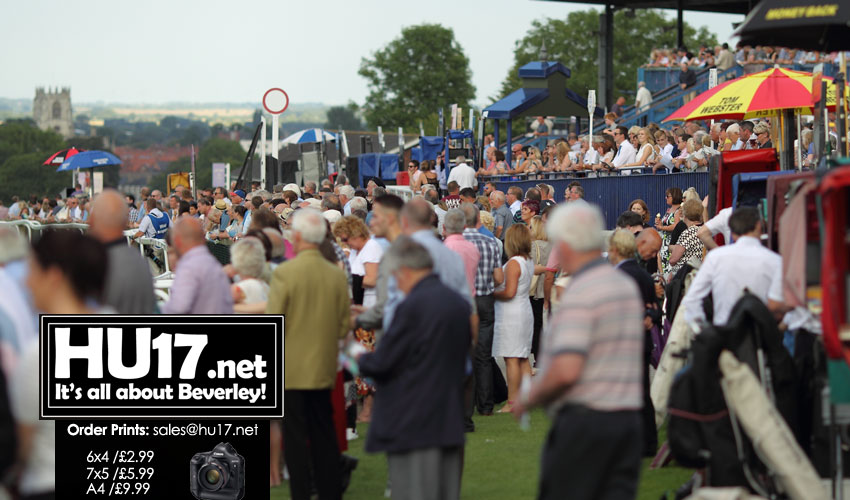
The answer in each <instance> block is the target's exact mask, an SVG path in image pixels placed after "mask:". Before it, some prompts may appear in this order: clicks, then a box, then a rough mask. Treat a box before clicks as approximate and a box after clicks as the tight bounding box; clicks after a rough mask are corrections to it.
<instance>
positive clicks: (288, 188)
mask: <svg viewBox="0 0 850 500" xmlns="http://www.w3.org/2000/svg"><path fill="white" fill-rule="evenodd" d="M287 191H292V192H294V193H295V194H297V195H298V199H299V200H300V199H302V198H301V188H300V187H298V184H295V183H290V184H287V185H286V186H283V192H284V193H285V192H287Z"/></svg>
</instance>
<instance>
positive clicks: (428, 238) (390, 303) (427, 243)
mask: <svg viewBox="0 0 850 500" xmlns="http://www.w3.org/2000/svg"><path fill="white" fill-rule="evenodd" d="M410 237H411V238H412V239H413V241H415V242H416V243H419V244H420V245H422V246H423V247H425V250H427V251H428V254H429V255H430V256H431V259H432V260H433V261H434V274H436V275H438V276H439V277H440V281H441V282H442V283H443V284H444V285H446V286H447V287H449V288H451V289H452V290H454V291H455V292H457V293H459V294H460V295H461V296H462V297H463V298H464V299H466V301H467V302H469V304H470V306H471V307H472V310H473V311H475V300H474V299H473V297H472V295H471V293H470V290H469V283H468V282H467V281H466V269H465V268H464V266H463V260H461V259H458V258H457V257H458V256H457V254H456V253H455V252H453V251H451V250H449V248H448V247H446V246H445V245H443V242H442V241H440V240H439V239H437V237H436V236H434V232H433V231H431V230H429V229H422V230H420V231H416V232H415V233H413V234H411V235H410ZM402 300H404V293H402V291H401V290H399V289H398V283H396V280H395V277H393V276H392V275H390V277H389V278H388V279H387V302H386V303H385V304H384V320H383V329H384V331H387V330H388V329H389V325H390V324H391V323H392V318H393V315H394V314H395V309H396V307H398V305H399V304H400V303H401V301H402Z"/></svg>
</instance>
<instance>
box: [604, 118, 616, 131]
mask: <svg viewBox="0 0 850 500" xmlns="http://www.w3.org/2000/svg"><path fill="white" fill-rule="evenodd" d="M604 120H605V132H608V133H609V134H612V135H613V132H614V128H616V127H617V115H615V114H614V113H607V114H606V115H605V118H604Z"/></svg>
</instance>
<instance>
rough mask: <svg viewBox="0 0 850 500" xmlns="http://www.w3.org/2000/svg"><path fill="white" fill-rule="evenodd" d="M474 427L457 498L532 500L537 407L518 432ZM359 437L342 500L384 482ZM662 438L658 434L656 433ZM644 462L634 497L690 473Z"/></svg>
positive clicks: (485, 421)
mask: <svg viewBox="0 0 850 500" xmlns="http://www.w3.org/2000/svg"><path fill="white" fill-rule="evenodd" d="M475 426H476V430H475V432H473V433H470V434H467V435H466V436H467V442H466V461H465V464H464V471H463V483H462V491H461V497H462V498H464V499H488V500H498V499H510V500H514V499H532V498H535V495H536V493H537V478H538V473H539V465H540V449H541V446H542V443H543V440H544V438H545V435H546V432H547V431H548V429H549V420H548V418H547V417H546V416H545V415H544V414H543V413H542V412H541V411H537V412H534V413H533V414H532V417H531V429H530V430H529V431H528V432H523V431H521V430H520V429H519V427H518V426H517V423H516V422H515V421H514V419H513V417H511V416H510V415H494V416H492V417H481V416H478V415H476V417H475ZM357 431H358V433H359V434H360V438H359V439H357V440H354V441H349V443H348V446H349V448H348V451H347V452H346V453H347V454H348V455H351V456H354V457H357V458H359V459H360V464H359V465H358V467H357V470H355V471H354V474H353V475H352V478H351V485H350V486H349V488H348V491H347V492H346V494H345V498H346V499H354V500H359V499H369V500H376V499H381V498H383V494H384V488H385V486H386V482H387V462H386V458H385V456H384V455H370V454H367V453H366V452H364V451H363V441H364V440H365V437H366V434H367V432H368V426H367V425H364V424H359V425H358V428H357ZM662 437H663V436H662ZM648 467H649V459H645V460H644V464H643V470H642V472H641V479H640V487H639V491H638V497H637V498H638V499H640V500H658V498H659V497H660V496H661V495H662V494H663V493H664V492H665V491H668V490H669V491H674V490H675V489H676V488H678V487H679V485H681V484H682V483H684V482H685V481H686V480H687V479H688V478H689V477H690V475H691V471H689V470H687V469H682V468H678V467H665V468H664V469H660V470H652V471H651V470H649V468H648ZM271 498H272V499H275V500H282V499H288V498H289V486H288V484H287V483H284V485H283V486H282V487H279V488H274V489H272V491H271Z"/></svg>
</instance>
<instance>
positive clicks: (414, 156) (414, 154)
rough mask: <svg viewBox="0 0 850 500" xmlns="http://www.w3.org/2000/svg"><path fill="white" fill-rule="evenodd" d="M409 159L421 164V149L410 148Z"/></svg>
mask: <svg viewBox="0 0 850 500" xmlns="http://www.w3.org/2000/svg"><path fill="white" fill-rule="evenodd" d="M409 151H410V159H411V160H416V161H418V162H420V163H421V162H422V148H418V147H416V148H410V150H409Z"/></svg>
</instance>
